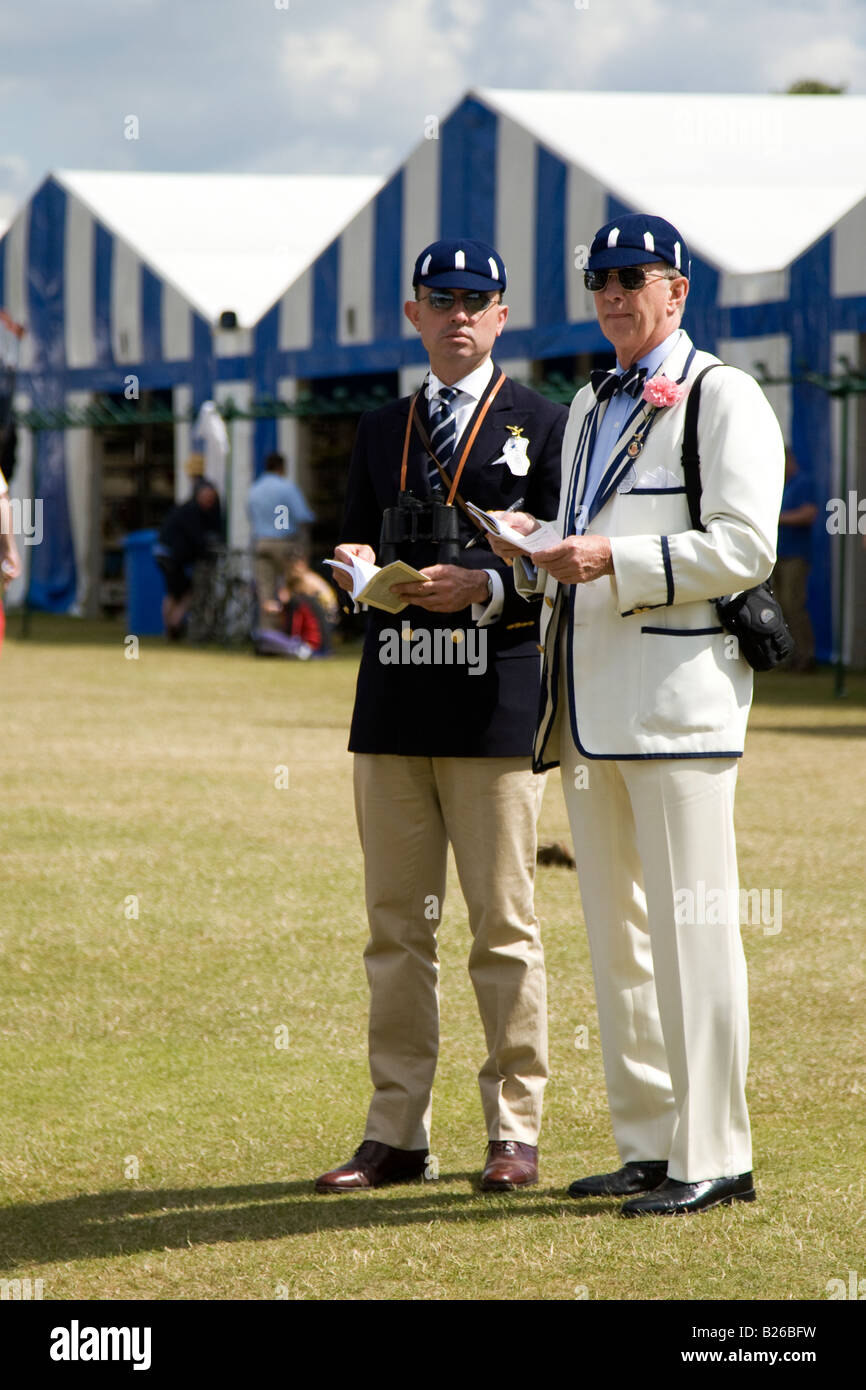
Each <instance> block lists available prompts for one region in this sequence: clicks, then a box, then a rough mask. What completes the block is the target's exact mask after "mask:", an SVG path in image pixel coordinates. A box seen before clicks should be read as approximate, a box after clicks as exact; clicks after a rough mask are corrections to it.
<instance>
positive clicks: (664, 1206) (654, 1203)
mask: <svg viewBox="0 0 866 1390" xmlns="http://www.w3.org/2000/svg"><path fill="white" fill-rule="evenodd" d="M754 1200H755V1188H754V1184H753V1182H752V1175H751V1173H741V1174H740V1176H739V1177H738V1178H707V1179H705V1181H704V1182H677V1180H676V1178H665V1180H664V1182H663V1183H662V1185H661V1187H657V1188H656V1190H655V1191H654V1192H650V1193H649V1194H648V1195H647V1196H646V1197H635V1198H634V1199H633V1200H632V1201H631V1202H625V1203H624V1204H623V1206H622V1208H621V1210H620V1216H679V1215H680V1213H681V1212H687V1211H706V1209H707V1208H708V1207H729V1206H730V1205H731V1202H754Z"/></svg>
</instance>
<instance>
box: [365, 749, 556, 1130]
mask: <svg viewBox="0 0 866 1390" xmlns="http://www.w3.org/2000/svg"><path fill="white" fill-rule="evenodd" d="M543 789H544V778H543V777H535V776H534V775H533V773H532V772H531V771H530V770H529V760H528V758H422V757H397V756H390V755H384V754H366V753H358V754H356V755H355V807H356V812H357V817H358V829H359V833H360V837H361V847H362V849H363V851H364V866H365V879H366V898H367V915H368V919H369V924H370V939H369V942H368V944H367V947H366V950H365V952H364V959H365V963H366V968H367V978H368V981H369V985H370V1028H369V1049H370V1074H371V1077H372V1080H373V1085H374V1088H375V1090H374V1094H373V1099H372V1102H371V1104H370V1110H369V1114H368V1117H367V1126H366V1130H365V1138H367V1139H376V1140H378V1141H379V1142H380V1143H384V1144H391V1145H392V1146H393V1147H395V1148H399V1149H423V1148H427V1147H428V1145H429V1142H430V1116H431V1107H432V1099H431V1097H432V1087H433V1077H434V1073H435V1071H436V1061H437V1055H438V1049H439V965H438V957H437V951H436V931H437V928H438V926H439V921H440V917H441V911H442V905H443V902H444V898H445V878H446V866H447V855H448V844H449V841H450V843H451V845H452V846H453V849H454V856H455V859H456V863H457V873H458V876H459V879H460V886H461V888H462V890H463V896H464V898H465V900H466V906H467V908H468V910H469V926H470V931H471V933H472V946H471V949H470V953H469V974H470V977H471V979H472V984H473V986H474V989H475V996H476V999H477V1001H478V1010H479V1013H480V1015H481V1022H482V1025H483V1027H484V1036H485V1039H486V1044H487V1049H488V1055H487V1058H486V1060H485V1062H484V1064H483V1066H482V1068H481V1071H480V1072H479V1076H478V1081H479V1085H480V1089H481V1104H482V1108H483V1111H484V1121H485V1124H486V1126H487V1134H488V1138H490V1139H514V1140H518V1141H520V1142H523V1143H526V1144H535V1143H537V1141H538V1131H539V1127H540V1123H541V1101H542V1092H543V1089H544V1084H545V1081H546V1078H547V993H546V977H545V972H544V955H543V952H542V947H541V939H540V936H539V929H538V920H537V918H536V916H535V912H534V908H533V898H532V893H533V881H534V874H535V854H536V821H537V818H538V812H539V809H540V806H541V797H542V793H543Z"/></svg>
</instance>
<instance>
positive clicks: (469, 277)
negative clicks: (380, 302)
mask: <svg viewBox="0 0 866 1390" xmlns="http://www.w3.org/2000/svg"><path fill="white" fill-rule="evenodd" d="M412 284H413V285H429V286H430V287H431V289H442V290H452V289H453V290H488V291H494V290H504V289H505V265H504V263H503V260H502V257H501V256H500V255H498V253H497V252H496V251H494V249H493V247H492V246H488V245H487V243H486V242H484V241H470V240H468V238H466V237H463V238H461V239H460V240H459V241H434V242H432V243H431V245H430V246H425V247H424V250H423V251H422V252H421V255H420V256H419V257H418V259H417V261H416V262H415V272H414V274H413V276H412Z"/></svg>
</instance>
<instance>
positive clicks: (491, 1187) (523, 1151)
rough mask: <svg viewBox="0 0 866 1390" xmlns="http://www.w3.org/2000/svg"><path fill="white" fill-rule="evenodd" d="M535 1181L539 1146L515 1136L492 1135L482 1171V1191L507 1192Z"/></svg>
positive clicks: (536, 1179)
mask: <svg viewBox="0 0 866 1390" xmlns="http://www.w3.org/2000/svg"><path fill="white" fill-rule="evenodd" d="M534 1182H538V1149H537V1148H536V1147H535V1145H534V1144H518V1143H517V1141H516V1140H515V1139H491V1140H490V1143H489V1144H488V1145H487V1162H486V1163H485V1165H484V1172H483V1173H482V1174H481V1191H482V1192H510V1191H511V1189H512V1188H513V1187H529V1186H531V1184H532V1183H534Z"/></svg>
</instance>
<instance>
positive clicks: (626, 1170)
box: [568, 1159, 668, 1197]
mask: <svg viewBox="0 0 866 1390" xmlns="http://www.w3.org/2000/svg"><path fill="white" fill-rule="evenodd" d="M667 1175H668V1165H667V1164H666V1163H664V1162H657V1161H656V1160H655V1159H652V1160H649V1159H648V1160H647V1161H646V1162H645V1163H626V1164H625V1165H624V1166H623V1167H622V1168H620V1169H619V1170H618V1171H617V1172H616V1173H599V1174H597V1175H596V1176H595V1177H592V1178H578V1180H577V1182H573V1183H572V1184H571V1187H570V1188H569V1189H568V1195H569V1197H630V1196H632V1195H633V1194H634V1193H635V1192H652V1191H653V1189H654V1188H656V1187H658V1186H659V1184H660V1183H663V1182H664V1180H665V1178H666V1177H667Z"/></svg>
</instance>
